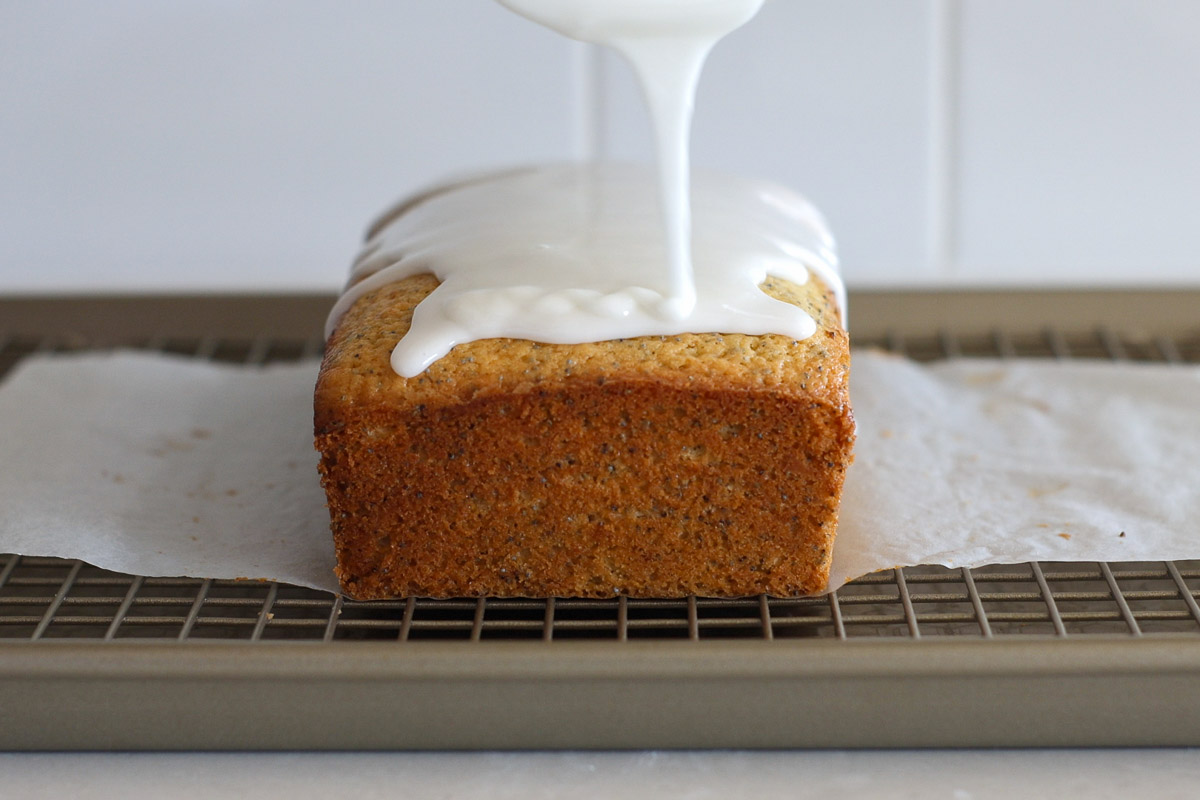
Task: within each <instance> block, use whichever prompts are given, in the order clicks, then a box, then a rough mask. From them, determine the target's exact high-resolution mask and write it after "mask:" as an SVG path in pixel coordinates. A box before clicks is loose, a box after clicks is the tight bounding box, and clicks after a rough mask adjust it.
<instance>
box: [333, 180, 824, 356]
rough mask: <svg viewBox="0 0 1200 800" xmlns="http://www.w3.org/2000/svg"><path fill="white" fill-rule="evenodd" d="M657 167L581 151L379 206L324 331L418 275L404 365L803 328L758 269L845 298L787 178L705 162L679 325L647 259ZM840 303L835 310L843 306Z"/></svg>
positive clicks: (655, 238) (658, 227) (820, 237)
mask: <svg viewBox="0 0 1200 800" xmlns="http://www.w3.org/2000/svg"><path fill="white" fill-rule="evenodd" d="M655 183H656V176H655V174H654V172H653V170H652V169H650V168H645V167H637V166H630V165H614V164H606V165H601V164H582V165H578V164H576V165H563V166H552V167H542V168H537V169H528V170H516V171H509V172H504V173H498V174H496V175H492V176H489V177H484V178H480V179H477V180H470V181H466V182H464V183H461V184H458V185H454V186H450V187H446V188H443V189H440V190H435V191H432V192H430V193H428V194H426V195H425V196H424V197H422V198H421V199H419V200H417V201H415V202H413V203H411V204H409V205H408V206H407V207H405V208H403V210H402V211H401V212H400V213H396V214H393V215H385V217H384V219H385V220H389V221H387V222H385V223H384V224H382V225H379V226H377V228H376V230H375V232H374V234H373V235H372V236H371V238H370V239H369V240H368V242H367V244H366V245H365V247H364V249H363V251H362V254H361V255H360V256H359V258H358V260H357V261H356V262H355V266H354V269H353V272H352V275H351V281H350V286H349V288H348V289H347V291H346V292H345V293H344V294H343V295H342V297H341V299H340V300H339V301H338V303H337V304H336V305H335V306H334V309H333V311H332V313H331V314H330V317H329V322H328V325H327V328H326V335H327V336H328V335H330V334H331V333H332V331H333V328H334V327H335V326H336V324H337V322H338V320H339V319H340V318H341V316H342V314H344V313H345V311H346V310H347V309H348V308H349V307H350V306H351V305H353V303H354V302H355V301H356V300H357V299H358V298H360V297H362V296H363V295H364V294H367V293H368V292H370V291H373V290H375V289H377V288H380V287H382V286H385V285H387V284H389V283H393V282H395V281H398V280H402V279H403V278H405V277H408V276H412V275H420V274H433V275H434V276H435V277H436V278H437V279H438V280H439V281H440V285H439V286H438V287H437V288H436V289H434V291H433V292H432V293H431V294H430V295H429V296H428V297H426V298H425V299H424V300H422V301H421V303H420V304H419V305H418V306H417V308H416V309H415V311H414V313H413V319H412V326H411V328H410V330H409V331H408V333H406V334H405V335H404V337H403V338H402V339H401V340H400V342H399V344H397V345H396V347H395V349H394V350H393V352H392V362H391V363H392V367H393V369H395V371H396V372H397V373H398V374H400V375H402V376H405V377H413V376H415V375H417V374H419V373H421V372H422V371H424V370H425V369H426V368H427V367H428V366H429V365H430V364H432V363H433V362H434V361H436V360H437V359H439V358H441V357H442V356H444V355H446V354H447V353H449V352H450V350H451V349H452V348H453V347H454V346H455V345H456V344H460V343H463V342H468V341H474V340H477V339H486V338H493V337H512V338H521V339H530V340H533V341H539V342H549V343H557V344H577V343H582V342H594V341H604V340H607V339H619V338H630V337H634V336H658V335H675V334H678V333H681V332H684V331H691V332H705V331H712V332H721V333H745V334H751V335H763V334H768V333H776V334H782V335H784V336H790V337H791V338H793V339H805V338H808V337H809V336H811V335H812V334H813V333H814V331H815V329H816V325H815V323H814V321H813V320H812V318H811V317H810V316H809V315H808V314H807V313H805V312H804V311H802V310H801V309H799V308H797V307H795V306H793V305H791V304H789V303H785V302H782V301H779V300H775V299H774V298H771V297H769V296H768V295H766V294H764V293H763V292H762V290H760V289H759V288H758V285H759V284H760V283H762V282H763V281H764V280H765V279H766V278H767V276H775V277H779V278H783V279H786V280H789V281H792V282H794V283H804V282H806V281H807V280H808V276H809V271H810V270H811V271H812V272H813V273H815V274H816V275H818V276H819V277H820V278H821V280H822V282H823V283H824V284H825V285H826V286H827V287H828V288H830V289H831V290H833V291H834V292H835V294H836V295H837V299H838V307H839V309H845V296H844V289H843V286H842V282H841V279H840V277H839V275H838V272H837V256H836V251H835V246H834V241H833V238H832V236H831V235H830V233H829V230H828V228H827V226H826V224H825V221H824V219H823V218H822V216H821V214H820V212H819V211H817V210H816V208H814V207H813V206H812V205H811V204H810V203H809V202H808V201H807V200H805V199H804V198H803V197H801V196H800V195H798V194H795V193H794V192H792V191H790V190H788V189H785V188H783V187H781V186H776V185H774V184H771V183H767V182H764V181H756V180H750V179H744V178H735V177H732V176H727V175H718V174H710V173H699V174H697V176H696V181H695V182H694V185H693V187H692V192H691V206H692V209H693V212H694V215H695V219H696V226H695V238H694V248H693V254H694V267H695V269H694V274H693V280H694V286H695V294H694V303H693V308H692V311H691V313H690V314H689V315H688V318H687V320H686V321H685V322H684V323H680V322H679V321H677V320H672V319H670V318H669V317H667V316H666V315H664V314H663V313H662V306H663V304H664V303H669V302H670V301H671V300H672V299H673V295H672V287H671V286H667V285H663V283H662V281H661V276H658V273H656V271H655V270H654V269H653V268H652V265H655V264H661V263H663V261H664V260H665V258H666V255H667V248H666V243H665V241H664V237H663V234H662V228H663V219H662V212H661V208H660V207H659V205H658V204H657V203H656V202H655V192H654V186H655ZM843 313H844V312H843Z"/></svg>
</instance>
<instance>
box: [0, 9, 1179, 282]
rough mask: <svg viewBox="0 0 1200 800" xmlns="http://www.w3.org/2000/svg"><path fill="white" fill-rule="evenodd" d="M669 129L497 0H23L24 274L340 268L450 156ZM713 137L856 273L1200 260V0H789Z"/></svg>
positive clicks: (10, 12)
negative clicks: (372, 226)
mask: <svg viewBox="0 0 1200 800" xmlns="http://www.w3.org/2000/svg"><path fill="white" fill-rule="evenodd" d="M591 149H596V150H599V151H601V152H603V153H605V154H607V155H609V156H612V157H617V158H627V159H628V158H633V159H648V157H649V146H648V134H647V130H646V123H645V120H644V116H643V113H642V110H641V107H640V105H639V99H638V97H637V94H636V89H635V87H634V86H633V84H632V81H631V79H630V77H629V76H628V74H627V72H626V70H625V69H624V65H622V64H619V63H617V62H616V61H615V59H611V58H609V57H596V56H595V55H594V54H592V53H589V52H588V51H587V50H586V49H585V48H584V47H582V46H579V45H575V44H573V43H570V42H567V41H565V40H563V39H561V38H559V37H557V36H556V35H554V34H552V33H550V32H548V31H544V30H542V29H541V28H538V27H537V26H535V25H533V24H532V23H529V22H526V21H525V20H522V19H519V18H517V17H515V16H514V15H512V14H510V13H509V12H507V11H505V10H503V9H502V8H500V7H499V6H498V5H497V4H496V3H494V2H493V1H492V0H178V1H175V0H171V1H170V2H168V0H104V1H103V2H98V0H0V292H4V293H9V294H13V293H29V292H91V291H151V290H155V291H161V290H168V291H184V290H234V291H253V290H264V289H265V290H313V289H318V290H325V289H333V288H335V287H337V286H339V285H340V284H341V282H342V280H343V277H344V275H345V270H346V266H347V264H348V262H349V259H350V257H351V256H352V254H353V252H354V250H355V249H356V246H357V243H358V239H359V236H360V235H361V232H362V229H363V227H364V226H365V224H366V223H367V221H368V220H369V218H370V217H371V216H372V215H373V214H374V213H376V212H377V211H379V210H381V209H382V207H383V206H385V205H387V204H388V203H390V202H391V201H392V200H394V199H395V198H396V197H397V196H399V195H402V194H404V193H406V192H408V191H410V190H412V189H414V188H416V187H419V186H420V185H422V184H425V183H427V182H429V181H433V180H436V179H438V178H440V177H442V176H445V175H447V174H452V173H455V172H461V171H464V170H473V169H478V168H481V167H488V166H494V165H505V164H512V163H525V162H531V161H544V160H560V159H566V158H575V157H579V156H581V155H583V154H585V153H586V152H588V151H589V150H591ZM694 163H696V164H697V165H704V166H709V167H716V168H721V169H726V170H734V171H739V172H746V173H750V174H756V175H759V176H763V177H770V178H773V179H776V180H779V181H781V182H785V183H787V184H790V185H792V186H793V187H795V188H798V189H800V190H801V191H803V192H805V193H806V194H808V195H809V196H810V197H812V198H813V199H814V200H815V201H816V202H817V203H818V205H820V206H821V207H822V208H823V209H824V210H825V211H826V213H827V215H828V216H829V217H830V219H831V221H832V223H833V225H834V228H835V232H836V233H837V235H838V238H839V240H840V242H841V248H842V254H843V259H844V270H845V272H846V274H847V276H848V278H849V280H850V282H851V283H852V284H853V285H857V286H871V285H875V286H879V285H883V286H904V285H956V286H979V285H1014V284H1030V285H1051V284H1055V285H1064V284H1065V285H1113V284H1141V285H1200V0H771V2H769V3H768V4H767V6H766V7H765V9H764V10H763V12H762V14H761V15H760V16H759V18H758V19H756V20H755V21H753V22H752V23H751V24H750V25H748V26H747V27H746V28H744V29H742V30H741V31H739V32H737V33H735V34H734V35H733V36H731V37H730V38H729V39H728V40H727V41H725V42H724V43H722V44H721V45H720V46H719V47H718V49H717V50H716V51H715V52H714V54H713V56H712V58H711V60H710V62H709V67H708V70H707V72H706V74H705V78H704V80H703V81H702V84H701V89H700V96H699V98H698V106H697V114H696V123H695V130H694Z"/></svg>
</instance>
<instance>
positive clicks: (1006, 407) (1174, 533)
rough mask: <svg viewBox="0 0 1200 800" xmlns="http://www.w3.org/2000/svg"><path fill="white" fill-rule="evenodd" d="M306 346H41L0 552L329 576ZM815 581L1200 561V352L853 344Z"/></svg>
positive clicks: (18, 408) (10, 449)
mask: <svg viewBox="0 0 1200 800" xmlns="http://www.w3.org/2000/svg"><path fill="white" fill-rule="evenodd" d="M316 372H317V365H316V363H315V362H305V363H300V364H288V365H278V366H268V367H242V366H228V365H219V364H212V363H205V362H198V361H195V360H191V359H186V358H179V357H172V356H166V355H159V354H150V353H139V352H120V351H118V352H114V353H89V354H82V355H50V356H38V357H34V358H30V359H28V360H26V361H25V362H23V363H22V364H21V365H20V366H19V367H18V368H17V369H16V370H15V371H14V373H13V374H12V375H10V376H9V377H8V378H7V379H6V380H5V382H4V383H3V384H0V463H3V464H4V468H3V470H0V552H11V553H21V554H24V555H38V556H59V557H64V558H78V559H82V560H83V561H86V562H88V563H91V564H95V565H97V566H100V567H104V568H106V569H112V570H117V571H120V572H127V573H133V574H138V575H152V576H168V575H169V576H178V575H187V576H194V577H207V578H269V579H273V580H279V581H284V582H287V583H293V584H298V585H302V586H309V587H313V588H317V589H323V590H327V591H336V588H337V585H336V581H335V579H334V577H333V571H332V570H333V561H334V556H333V548H332V544H331V540H330V534H329V520H328V516H327V514H326V510H325V507H324V496H323V493H322V491H321V488H320V484H319V482H318V480H317V473H316V463H317V457H316V454H315V452H314V451H313V447H312V392H313V384H314V383H315V380H316ZM852 387H853V388H852V398H853V403H854V413H855V418H856V419H857V422H858V430H859V438H858V445H857V455H856V461H855V464H854V466H853V467H852V468H851V471H850V474H849V477H848V478H847V482H846V491H845V496H844V499H843V506H842V519H841V526H840V530H839V534H838V540H837V546H836V548H835V555H834V568H833V575H832V578H831V584H830V588H836V587H837V586H839V585H841V584H842V583H844V582H845V581H847V580H850V579H853V578H855V577H857V576H859V575H863V574H866V573H869V572H873V571H875V570H878V569H884V568H889V567H893V566H902V565H913V564H943V565H946V566H977V565H981V564H988V563H1014V562H1023V561H1030V560H1064V561H1097V560H1133V561H1154V560H1162V559H1181V558H1196V557H1200V527H1198V525H1200V522H1198V521H1200V370H1198V369H1196V368H1194V367H1178V366H1167V365H1147V364H1116V363H1110V362H1094V363H1093V362H1084V361H1074V362H1065V363H1056V362H1045V361H1021V360H1012V361H972V360H961V361H951V362H942V363H937V364H933V365H918V364H915V363H913V362H910V361H906V360H903V359H900V358H897V357H894V356H890V355H886V354H882V353H876V352H870V351H861V352H856V353H855V355H854V361H853V375H852Z"/></svg>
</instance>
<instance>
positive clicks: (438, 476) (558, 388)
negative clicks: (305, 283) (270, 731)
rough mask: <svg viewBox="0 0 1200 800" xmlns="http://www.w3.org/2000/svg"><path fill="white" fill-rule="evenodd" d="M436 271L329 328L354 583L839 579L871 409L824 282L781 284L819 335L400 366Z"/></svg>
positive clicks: (338, 532) (324, 473) (693, 340)
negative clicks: (844, 517)
mask: <svg viewBox="0 0 1200 800" xmlns="http://www.w3.org/2000/svg"><path fill="white" fill-rule="evenodd" d="M436 287H437V280H436V279H435V278H434V277H432V276H430V275H420V276H415V277H411V278H407V279H405V280H402V281H398V282H396V283H393V284H390V285H388V286H385V287H382V288H380V289H378V290H375V291H373V292H371V293H369V294H366V295H364V296H363V297H362V298H360V299H359V300H358V301H357V302H356V303H355V304H354V305H353V306H352V307H351V308H350V309H349V311H347V313H346V315H345V316H344V317H343V318H342V320H341V321H340V322H339V324H338V326H337V329H336V331H335V332H334V334H333V336H332V337H331V339H330V341H329V343H328V345H327V347H326V353H325V359H324V362H323V364H322V367H321V372H320V377H319V379H318V383H317V388H316V397H315V428H316V444H317V449H318V450H319V451H320V453H321V464H320V470H321V477H322V483H323V485H324V487H325V490H326V494H327V497H328V505H329V511H330V517H331V521H332V528H333V536H334V542H335V545H336V549H337V557H338V564H337V573H338V577H339V579H340V581H341V585H342V589H343V591H344V592H345V593H346V594H347V595H349V596H350V597H353V598H356V599H361V600H367V599H379V598H385V597H405V596H420V597H476V596H497V597H549V596H557V597H613V596H616V595H626V596H630V597H681V596H686V595H691V594H695V595H701V596H712V597H732V596H745V595H755V594H763V593H765V594H769V595H774V596H796V595H803V594H810V593H813V592H816V591H820V590H821V589H823V588H824V587H825V583H826V580H827V578H828V573H829V565H830V560H831V557H832V547H833V540H834V535H835V532H836V527H837V511H838V504H839V500H840V496H841V490H842V482H843V480H844V478H845V473H846V469H847V467H848V466H849V464H850V461H851V458H852V456H851V451H852V446H853V441H854V420H853V416H852V413H851V410H850V405H849V397H848V390H847V380H848V372H849V343H848V339H847V336H846V333H845V331H844V330H843V329H842V326H841V323H840V318H839V311H838V309H837V307H836V302H835V300H834V298H833V295H832V293H831V292H829V291H828V290H827V289H826V287H825V286H823V285H822V284H821V283H820V282H819V281H818V280H816V279H815V278H814V279H812V280H810V281H809V282H808V283H806V284H803V285H798V284H794V283H790V282H786V281H782V280H778V279H774V278H770V279H768V280H767V281H766V282H765V283H763V284H762V289H763V290H764V291H766V292H767V293H768V294H770V295H771V296H773V297H775V298H777V299H780V300H784V301H786V302H790V303H793V304H794V305H797V306H799V307H801V308H803V309H804V310H805V311H807V312H808V313H809V314H811V315H812V316H813V318H814V320H815V321H816V323H817V332H816V333H815V334H814V335H813V336H811V337H809V338H808V339H805V340H802V341H794V340H792V339H791V338H789V337H783V336H776V335H766V336H748V335H743V334H715V333H705V334H682V335H679V336H650V337H638V338H630V339H621V340H615V341H606V342H594V343H587V344H575V345H558V344H541V343H537V342H531V341H526V340H516V339H485V340H480V341H475V342H469V343H465V344H460V345H458V346H457V347H455V348H454V349H453V350H452V351H451V352H450V354H449V355H447V356H446V357H444V358H442V359H441V360H439V361H437V362H435V363H434V364H433V365H432V366H431V367H430V368H429V369H428V370H427V371H426V372H424V373H422V374H420V375H418V376H415V377H413V378H404V377H401V376H399V375H397V374H396V373H395V372H393V370H392V368H391V365H390V363H389V357H390V355H391V351H392V348H393V347H394V346H395V345H396V343H397V342H398V341H399V340H400V338H401V337H402V336H403V335H404V334H405V332H406V331H407V330H408V328H409V324H410V322H411V319H412V313H413V310H414V309H415V308H416V305H417V304H418V303H419V302H420V301H421V299H422V298H424V297H425V296H427V295H428V294H429V293H430V292H431V291H433V290H434V289H435V288H436Z"/></svg>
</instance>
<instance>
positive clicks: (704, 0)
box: [499, 0, 763, 322]
mask: <svg viewBox="0 0 1200 800" xmlns="http://www.w3.org/2000/svg"><path fill="white" fill-rule="evenodd" d="M499 2H500V3H501V4H502V5H504V6H506V7H507V8H510V9H512V10H513V11H515V12H517V13H518V14H521V15H522V16H525V17H528V18H529V19H532V20H534V21H535V22H539V23H541V24H542V25H545V26H546V27H548V28H551V29H552V30H555V31H558V32H559V33H561V34H563V35H565V36H569V37H571V38H572V39H578V40H580V41H584V42H590V43H592V44H600V45H604V46H606V47H610V48H612V49H613V50H615V51H617V52H618V53H620V54H621V55H622V56H623V57H624V58H625V60H626V61H628V62H629V64H630V66H631V67H632V68H633V71H634V74H635V75H636V76H637V79H638V83H639V85H640V86H641V88H642V93H643V95H644V96H645V99H646V106H647V108H648V109H649V110H650V119H651V122H652V123H653V128H654V133H655V140H656V141H655V146H656V151H657V155H658V169H659V187H658V192H659V202H660V203H661V204H662V208H663V219H664V222H665V226H666V232H667V243H668V244H667V260H666V261H665V262H664V263H666V264H667V265H668V269H669V281H668V283H667V290H668V294H667V299H666V301H665V302H663V303H660V304H659V306H658V309H657V313H659V314H661V315H663V316H664V317H665V318H667V319H675V320H685V319H688V315H689V314H691V311H692V308H693V307H694V306H695V303H696V294H695V286H694V284H693V280H692V257H691V246H692V241H691V228H692V220H691V210H690V208H689V205H688V195H689V191H688V184H689V175H688V171H689V163H690V160H689V155H688V152H689V147H688V143H689V131H690V128H691V120H692V108H693V106H694V103H695V96H696V84H697V82H698V81H699V78H700V71H701V69H702V68H703V66H704V61H705V59H706V58H707V57H708V52H709V51H710V50H711V49H712V47H713V45H715V44H716V43H717V42H718V41H719V40H720V39H721V38H723V37H724V36H725V35H726V34H728V33H730V32H732V31H733V30H735V29H737V28H739V27H741V26H742V25H744V24H746V23H747V22H748V21H750V19H751V18H752V17H753V16H754V15H755V14H757V13H758V10H759V9H760V8H761V7H762V4H763V0H499ZM689 322H690V320H689Z"/></svg>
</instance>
